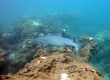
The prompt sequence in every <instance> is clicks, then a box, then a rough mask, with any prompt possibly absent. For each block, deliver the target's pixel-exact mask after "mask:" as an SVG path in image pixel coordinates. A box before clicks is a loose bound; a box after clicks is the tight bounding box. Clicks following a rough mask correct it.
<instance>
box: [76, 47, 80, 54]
mask: <svg viewBox="0 0 110 80" xmlns="http://www.w3.org/2000/svg"><path fill="white" fill-rule="evenodd" d="M79 50H80V48H76V54H77V55H78V56H79V55H80V51H79Z"/></svg>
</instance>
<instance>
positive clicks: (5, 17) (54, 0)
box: [0, 0, 110, 36]
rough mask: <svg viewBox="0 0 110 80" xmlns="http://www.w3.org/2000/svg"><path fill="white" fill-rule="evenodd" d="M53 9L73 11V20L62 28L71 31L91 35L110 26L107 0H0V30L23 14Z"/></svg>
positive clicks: (9, 26)
mask: <svg viewBox="0 0 110 80" xmlns="http://www.w3.org/2000/svg"><path fill="white" fill-rule="evenodd" d="M57 13H72V14H74V16H75V21H74V23H73V24H72V26H70V27H68V28H66V29H67V31H68V32H70V33H72V34H79V35H89V36H95V35H96V34H97V33H99V32H100V31H103V30H109V29H110V0H0V24H1V26H2V29H3V32H8V30H7V29H9V28H11V27H12V24H13V22H15V21H17V20H19V19H20V18H22V17H24V16H31V15H40V16H41V15H46V14H57ZM74 27H75V28H74ZM63 28H64V27H63Z"/></svg>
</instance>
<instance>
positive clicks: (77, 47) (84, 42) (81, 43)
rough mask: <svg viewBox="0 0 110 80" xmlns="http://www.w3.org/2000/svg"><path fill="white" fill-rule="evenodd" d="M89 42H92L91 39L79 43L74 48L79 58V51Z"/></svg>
mask: <svg viewBox="0 0 110 80" xmlns="http://www.w3.org/2000/svg"><path fill="white" fill-rule="evenodd" d="M90 40H92V38H89V39H88V40H85V41H82V42H79V43H77V44H76V46H75V48H76V54H77V55H78V56H79V55H80V49H81V48H82V47H83V46H84V45H86V44H87V43H88V42H89V41H90Z"/></svg>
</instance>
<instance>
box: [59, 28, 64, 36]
mask: <svg viewBox="0 0 110 80" xmlns="http://www.w3.org/2000/svg"><path fill="white" fill-rule="evenodd" d="M64 32H65V29H63V31H62V33H60V34H59V35H58V36H61V37H64Z"/></svg>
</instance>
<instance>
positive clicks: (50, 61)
mask: <svg viewBox="0 0 110 80" xmlns="http://www.w3.org/2000/svg"><path fill="white" fill-rule="evenodd" d="M52 54H53V55H49V54H48V53H47V52H46V51H45V50H39V51H38V52H37V54H36V55H35V58H34V60H32V61H31V62H30V63H27V64H26V65H25V67H24V68H23V69H21V70H20V71H19V72H17V73H16V74H13V75H12V74H8V75H1V80H36V79H37V80H104V79H103V78H102V75H101V73H100V72H99V71H97V70H95V69H94V68H93V67H91V66H90V65H88V64H87V63H85V61H84V60H83V59H82V58H80V57H78V56H77V55H75V54H70V52H66V53H65V52H62V53H60V52H57V51H56V52H54V53H52Z"/></svg>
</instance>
